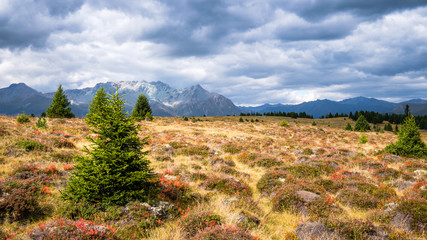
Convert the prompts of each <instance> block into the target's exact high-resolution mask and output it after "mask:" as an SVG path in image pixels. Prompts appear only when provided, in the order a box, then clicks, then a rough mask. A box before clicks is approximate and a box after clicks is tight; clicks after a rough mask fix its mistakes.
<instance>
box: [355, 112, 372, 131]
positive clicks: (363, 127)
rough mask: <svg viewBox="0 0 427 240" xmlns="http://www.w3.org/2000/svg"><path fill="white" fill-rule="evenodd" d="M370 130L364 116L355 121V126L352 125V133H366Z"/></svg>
mask: <svg viewBox="0 0 427 240" xmlns="http://www.w3.org/2000/svg"><path fill="white" fill-rule="evenodd" d="M369 130H371V126H370V125H369V122H368V121H367V120H366V118H365V116H363V115H360V116H359V118H357V120H356V124H355V125H354V131H357V132H366V131H369Z"/></svg>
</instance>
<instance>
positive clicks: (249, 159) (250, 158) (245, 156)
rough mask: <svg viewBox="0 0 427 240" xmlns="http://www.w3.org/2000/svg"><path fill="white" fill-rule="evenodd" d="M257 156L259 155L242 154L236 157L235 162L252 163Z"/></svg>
mask: <svg viewBox="0 0 427 240" xmlns="http://www.w3.org/2000/svg"><path fill="white" fill-rule="evenodd" d="M258 156H259V154H256V153H248V152H242V153H241V154H240V155H238V156H237V160H239V161H240V162H242V163H245V164H248V163H249V162H252V161H254V160H255V159H256V158H257V157H258Z"/></svg>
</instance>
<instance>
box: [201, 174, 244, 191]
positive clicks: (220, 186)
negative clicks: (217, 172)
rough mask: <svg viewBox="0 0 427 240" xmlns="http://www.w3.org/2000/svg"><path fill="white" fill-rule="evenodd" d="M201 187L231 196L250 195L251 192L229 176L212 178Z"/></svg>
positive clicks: (242, 183)
mask: <svg viewBox="0 0 427 240" xmlns="http://www.w3.org/2000/svg"><path fill="white" fill-rule="evenodd" d="M203 185H204V187H205V188H206V189H208V190H217V191H219V192H221V193H225V194H227V195H231V196H251V195H252V190H251V189H250V187H249V186H248V185H247V184H246V183H245V182H243V181H241V180H238V179H236V178H233V177H231V176H226V175H223V176H212V177H209V178H208V179H206V181H205V183H204V184H203Z"/></svg>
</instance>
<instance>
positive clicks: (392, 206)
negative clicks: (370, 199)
mask: <svg viewBox="0 0 427 240" xmlns="http://www.w3.org/2000/svg"><path fill="white" fill-rule="evenodd" d="M398 206H399V204H398V203H395V202H391V203H387V204H386V205H385V206H384V207H383V208H384V211H385V212H392V211H393V210H394V209H396V208H397V207H398Z"/></svg>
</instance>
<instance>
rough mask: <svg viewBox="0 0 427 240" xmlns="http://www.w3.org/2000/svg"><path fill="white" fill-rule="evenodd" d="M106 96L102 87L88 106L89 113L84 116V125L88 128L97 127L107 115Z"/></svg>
mask: <svg viewBox="0 0 427 240" xmlns="http://www.w3.org/2000/svg"><path fill="white" fill-rule="evenodd" d="M107 106H108V96H107V93H106V92H105V89H104V87H101V88H99V89H98V91H97V92H96V93H95V96H94V97H93V99H92V101H91V103H90V104H89V113H88V114H86V123H87V124H88V125H89V126H94V127H98V124H100V123H102V121H103V120H104V119H105V117H106V116H107V115H108V114H109V113H108V110H109V109H108V107H107Z"/></svg>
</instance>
